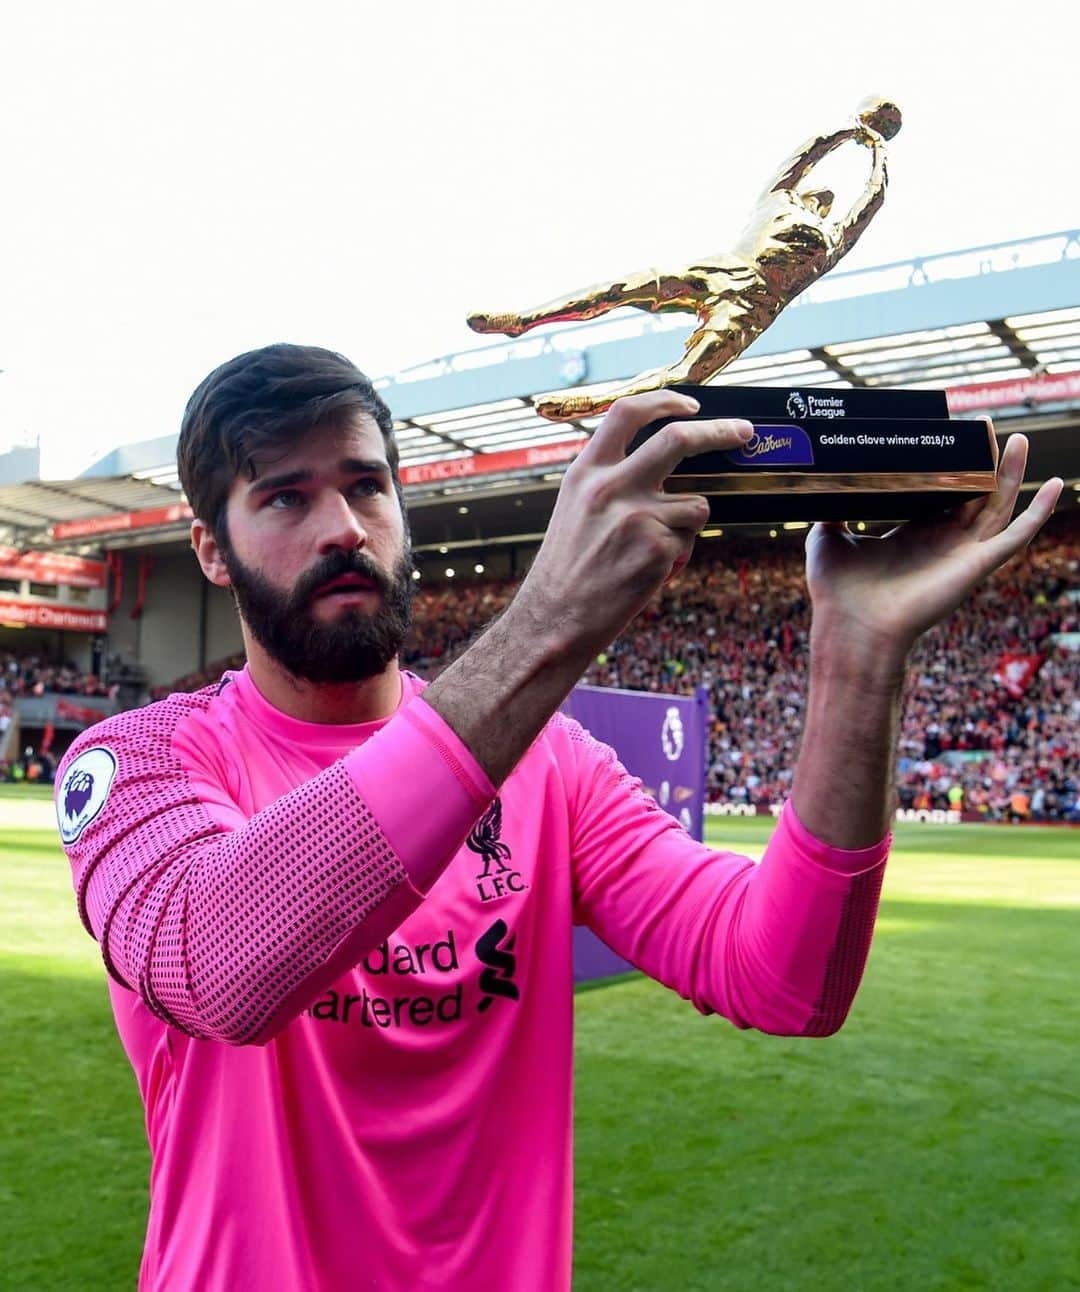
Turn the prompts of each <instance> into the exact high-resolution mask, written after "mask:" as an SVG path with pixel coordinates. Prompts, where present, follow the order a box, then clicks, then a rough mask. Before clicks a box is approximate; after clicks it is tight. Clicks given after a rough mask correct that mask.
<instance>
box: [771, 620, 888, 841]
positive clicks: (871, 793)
mask: <svg viewBox="0 0 1080 1292" xmlns="http://www.w3.org/2000/svg"><path fill="white" fill-rule="evenodd" d="M904 668H905V657H904V655H903V653H902V652H899V651H897V650H895V649H892V648H889V647H888V646H885V645H882V644H880V643H876V644H871V643H864V642H859V641H856V640H854V639H852V637H851V636H850V635H848V634H846V633H844V632H843V631H842V630H839V629H837V630H830V629H828V628H825V627H822V628H820V629H818V628H815V631H814V633H813V634H812V637H811V648H810V691H809V696H808V698H807V706H806V724H805V727H804V729H803V738H802V746H801V748H800V751H799V759H798V762H797V764H796V767H795V778H794V781H793V784H792V792H791V799H792V804H793V806H794V808H795V811H796V813H797V815H798V817H799V820H800V821H801V822H802V823H803V825H805V826H806V828H807V830H809V831H810V833H811V834H813V835H815V836H816V837H817V838H818V839H821V840H822V841H823V842H825V843H829V844H832V845H833V846H834V847H837V848H867V847H870V846H871V845H872V844H875V843H877V842H879V841H880V840H881V839H882V838H883V837H884V836H885V835H886V834H887V833H888V831H889V828H890V824H891V821H892V816H893V811H894V799H895V788H894V780H895V773H894V764H895V759H896V742H897V733H898V728H899V721H900V699H901V692H902V689H903V683H904Z"/></svg>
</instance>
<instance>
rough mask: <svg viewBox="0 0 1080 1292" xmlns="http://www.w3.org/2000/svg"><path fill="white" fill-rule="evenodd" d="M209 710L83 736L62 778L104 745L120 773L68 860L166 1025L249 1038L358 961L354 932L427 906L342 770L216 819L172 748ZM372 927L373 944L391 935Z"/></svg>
mask: <svg viewBox="0 0 1080 1292" xmlns="http://www.w3.org/2000/svg"><path fill="white" fill-rule="evenodd" d="M211 700H212V692H211V691H210V690H209V689H208V690H207V691H204V692H198V693H196V694H195V695H193V696H173V697H170V698H169V699H167V700H163V701H161V702H160V703H158V704H154V705H150V706H148V707H147V708H144V709H138V710H134V711H133V712H130V713H125V714H120V715H118V716H117V717H116V718H113V719H110V720H109V721H108V722H106V723H102V724H99V725H98V726H96V727H94V728H93V729H92V730H91V731H90V732H88V733H87V734H86V735H85V736H83V737H81V738H80V740H79V741H77V742H76V745H75V746H73V747H72V750H71V752H70V753H69V755H68V757H67V759H66V760H65V768H66V766H67V765H69V764H70V762H71V760H72V759H73V758H74V757H76V756H78V754H79V753H80V752H82V751H83V750H85V749H88V748H91V747H93V746H102V745H103V746H105V747H106V748H108V749H110V750H111V751H112V752H113V754H114V756H115V757H116V760H117V773H116V783H115V784H114V786H113V788H112V790H111V793H110V796H109V800H108V802H107V804H106V807H105V809H104V810H102V812H101V813H100V815H99V816H98V817H97V818H96V819H95V820H94V821H93V822H92V823H91V825H90V826H89V827H88V828H87V829H86V830H85V832H84V833H83V835H82V836H81V837H80V838H79V839H78V841H77V842H75V843H74V844H72V845H70V846H69V847H68V849H67V851H68V855H69V857H70V859H71V862H72V869H73V879H74V882H75V887H76V890H77V893H78V900H79V912H80V915H81V917H82V919H83V922H84V924H85V925H86V927H87V928H88V929H89V930H90V932H91V933H92V934H94V935H95V936H96V937H97V938H98V940H99V941H100V943H101V947H102V955H103V958H104V961H105V965H106V968H107V969H108V971H109V973H110V974H111V975H112V976H113V977H114V978H115V979H116V980H117V981H118V982H120V983H122V984H123V985H124V986H127V987H130V988H132V989H134V990H137V991H138V992H139V994H140V995H141V997H142V999H143V1001H144V1002H145V1003H146V1005H147V1008H149V1009H150V1010H151V1011H152V1012H153V1013H154V1014H156V1015H157V1016H158V1017H159V1018H161V1019H163V1020H164V1021H165V1022H166V1023H169V1024H170V1025H171V1026H173V1027H176V1028H179V1029H180V1030H181V1031H184V1032H187V1033H189V1034H190V1035H193V1036H198V1037H203V1038H210V1039H215V1040H221V1041H226V1042H229V1043H232V1044H245V1043H249V1042H251V1041H254V1040H261V1039H265V1033H266V1031H267V1028H268V1026H269V1025H270V1024H271V1022H272V1021H275V1020H277V1019H278V1018H279V1016H280V1013H281V1009H282V1005H283V1003H284V1002H287V1001H290V1002H291V1001H298V1000H299V999H300V998H302V997H303V994H304V984H305V983H306V982H311V983H312V989H311V994H312V995H315V994H317V991H318V990H319V989H321V986H322V985H323V979H324V978H325V971H326V967H327V964H328V963H330V962H333V960H334V954H335V952H336V951H339V950H340V949H341V948H342V945H343V944H345V945H346V946H347V947H348V948H349V949H350V950H351V951H354V952H355V954H356V955H357V956H359V955H360V954H362V953H363V952H362V950H357V948H358V947H361V946H362V943H360V942H357V940H356V933H357V929H358V928H360V929H362V928H363V926H364V924H365V921H368V920H369V919H371V917H372V916H373V915H376V913H377V912H378V910H379V908H380V906H382V905H383V904H384V903H386V902H387V899H388V898H390V897H391V896H392V895H396V896H397V897H398V899H400V897H401V894H402V890H403V889H404V891H405V893H406V894H407V895H411V896H412V897H413V898H414V899H415V902H414V904H418V903H419V900H420V896H419V894H416V893H415V892H414V890H412V888H411V886H410V885H409V884H408V877H407V875H406V872H405V869H404V867H403V865H402V863H401V861H400V860H399V858H398V857H397V856H396V854H395V853H394V851H393V849H392V848H391V847H390V845H389V843H388V842H387V841H386V839H385V838H384V837H383V834H382V831H381V830H380V828H379V825H378V823H377V822H376V820H375V818H374V817H373V815H372V814H371V812H370V811H369V809H368V808H367V806H366V805H365V803H364V801H363V799H362V798H361V797H360V794H359V792H358V791H357V789H356V786H355V785H354V783H353V781H352V778H351V777H350V776H349V774H348V772H347V771H346V770H345V768H344V767H343V765H342V764H341V763H340V762H339V763H335V764H333V765H332V766H331V767H329V768H328V769H327V770H326V771H325V772H322V773H320V774H319V775H318V776H316V777H314V778H313V779H311V780H309V781H307V782H306V783H305V784H303V785H301V786H300V787H298V788H297V789H295V790H293V791H291V792H290V793H288V794H286V795H284V796H283V797H282V798H280V799H278V800H277V801H276V802H274V803H272V804H270V805H269V806H268V807H267V808H265V809H263V810H262V811H261V812H258V813H256V814H255V815H254V816H253V817H251V818H250V820H248V821H247V822H246V824H244V825H242V826H241V827H239V828H237V829H235V830H227V829H225V828H224V827H223V826H221V825H219V824H218V823H217V822H215V821H214V820H213V819H212V818H211V817H210V815H209V813H208V812H207V810H206V808H205V807H204V806H203V804H202V803H201V802H200V800H199V798H198V796H197V794H196V793H195V792H194V790H193V788H192V786H191V784H190V782H189V779H188V775H187V772H186V770H185V768H184V765H183V763H182V762H181V761H180V759H179V758H178V757H177V756H176V755H175V753H174V752H173V748H172V736H173V732H174V730H175V728H176V726H177V724H178V723H179V722H180V721H182V720H183V719H184V718H185V717H186V716H187V715H188V714H189V713H191V711H192V707H193V706H202V707H205V706H206V705H208V704H209V703H210V702H211ZM63 770H64V769H61V775H62V771H63ZM390 905H391V906H396V905H400V900H399V901H398V902H391V903H390ZM404 913H405V912H404V911H402V912H401V918H403V917H404ZM395 922H397V921H395ZM375 924H377V925H378V932H377V933H376V932H373V933H372V945H374V944H375V943H376V942H377V941H378V940H379V938H381V937H383V936H385V934H386V932H388V931H389V930H387V929H385V927H384V924H385V920H379V919H376V920H375ZM345 967H346V966H345V965H344V964H342V965H341V966H340V967H339V968H338V972H340V971H342V970H343V969H344V968H345ZM316 983H318V985H317V986H316V985H315V984H316ZM300 1007H301V1006H300V1004H297V1008H300Z"/></svg>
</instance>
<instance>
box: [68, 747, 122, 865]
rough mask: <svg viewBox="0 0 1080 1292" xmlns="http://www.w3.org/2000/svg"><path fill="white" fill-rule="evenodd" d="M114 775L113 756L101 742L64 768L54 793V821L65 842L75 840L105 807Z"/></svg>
mask: <svg viewBox="0 0 1080 1292" xmlns="http://www.w3.org/2000/svg"><path fill="white" fill-rule="evenodd" d="M115 776H116V758H115V756H114V755H113V753H112V751H111V750H109V749H106V748H105V747H104V746H103V745H99V746H98V747H97V748H95V749H88V750H87V751H86V752H85V753H83V754H80V755H79V756H78V758H76V759H75V761H74V762H73V763H72V764H71V766H70V767H69V768H68V769H67V774H66V775H65V776H64V780H63V783H62V784H61V786H60V788H59V790H58V791H57V794H56V822H57V825H58V826H59V827H60V838H61V840H62V841H63V842H64V843H65V844H73V843H75V842H76V840H77V839H78V838H79V836H80V835H81V834H82V832H83V831H84V830H85V829H86V827H87V826H88V825H89V824H90V822H91V821H93V820H94V818H95V817H96V816H97V815H98V813H99V812H100V811H101V809H102V808H103V807H104V806H105V800H106V799H107V798H108V797H109V791H110V790H111V789H112V783H113V779H114V778H115Z"/></svg>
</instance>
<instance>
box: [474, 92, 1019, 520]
mask: <svg viewBox="0 0 1080 1292" xmlns="http://www.w3.org/2000/svg"><path fill="white" fill-rule="evenodd" d="M900 124H901V117H900V110H899V108H898V107H897V106H896V104H895V103H892V102H890V101H889V100H887V99H869V100H867V101H866V102H865V103H863V104H862V105H861V107H860V109H859V111H858V113H857V114H856V116H855V118H854V119H853V120H852V121H851V122H850V123H849V124H848V125H846V126H845V127H844V128H843V129H840V130H837V131H834V132H833V133H832V134H828V135H817V136H815V137H814V138H813V139H810V140H808V141H807V142H806V143H805V144H803V145H802V147H801V148H799V149H798V150H797V151H796V152H795V153H794V154H793V155H792V156H791V157H790V158H788V159H787V160H786V161H785V162H784V163H783V165H782V166H781V167H780V169H779V170H778V171H777V173H776V175H775V176H774V177H773V179H772V180H771V182H770V183H769V185H768V186H767V188H766V189H765V191H764V192H763V193H762V195H761V197H760V198H759V199H758V201H757V203H756V205H755V207H754V210H753V213H752V215H751V217H750V221H749V223H748V224H747V226H746V229H745V230H744V231H743V233H742V234H741V236H740V237H739V239H738V240H737V242H736V243H735V246H734V247H733V248H732V249H731V251H730V252H723V253H721V254H719V255H714V256H707V257H705V258H703V259H702V260H700V261H697V262H695V263H693V264H690V265H684V266H682V267H681V268H677V269H672V270H661V269H656V270H646V271H645V272H643V273H636V274H630V275H628V276H627V277H625V278H623V279H619V280H617V281H615V282H606V283H599V284H597V285H595V286H593V287H590V288H587V289H585V290H584V291H580V292H575V293H572V294H570V295H568V296H565V297H561V298H560V299H557V300H554V301H550V302H548V303H547V304H546V305H541V306H539V307H537V308H535V309H531V310H526V311H524V312H523V313H520V314H511V313H503V314H474V315H472V316H471V317H470V318H469V320H468V322H469V326H470V327H471V328H472V329H473V330H474V331H476V332H499V333H503V334H505V335H507V336H515V337H516V336H521V335H522V334H523V333H525V332H528V331H529V330H530V329H532V328H534V327H539V326H541V325H542V324H545V323H556V322H567V321H572V320H585V319H594V318H597V317H599V316H600V315H602V314H606V313H608V312H609V311H610V310H614V309H618V308H620V307H623V306H630V307H632V308H634V309H640V310H647V311H648V312H650V313H654V314H655V313H669V312H680V311H681V312H688V313H694V314H696V315H697V320H698V323H697V327H696V328H695V329H694V331H693V332H692V333H691V334H690V337H689V338H688V340H687V342H686V345H685V348H684V351H683V355H682V358H681V359H679V360H678V361H677V362H675V363H673V364H671V365H670V366H668V367H666V368H659V369H656V370H654V371H652V372H647V373H644V374H642V375H641V376H639V377H636V378H633V379H632V380H630V381H627V382H625V383H624V384H623V385H622V386H620V387H618V388H616V389H614V390H608V391H606V392H605V393H604V394H603V395H589V394H584V393H580V392H577V393H575V392H569V393H568V392H556V393H553V394H550V395H544V396H542V397H540V398H539V399H538V400H537V401H536V409H537V412H539V413H540V414H542V415H543V416H544V417H547V418H549V419H551V420H552V421H571V420H577V419H579V418H582V417H592V416H596V415H597V414H598V413H602V412H604V411H605V410H606V409H607V408H609V407H610V406H611V404H612V403H613V402H614V401H615V400H616V399H619V398H621V397H622V396H624V395H633V394H639V393H641V392H644V391H649V390H657V389H660V388H661V387H665V386H675V385H677V386H678V387H679V388H680V389H683V390H686V391H687V392H688V393H692V394H693V395H695V396H696V397H697V398H698V399H699V400H700V401H701V413H700V416H702V417H716V416H732V417H749V418H750V420H752V421H754V422H755V425H756V426H757V428H758V431H759V435H758V436H757V437H756V439H755V440H754V441H751V443H750V445H748V446H747V447H746V448H745V449H743V450H741V451H740V452H739V453H737V454H709V455H704V456H703V457H699V458H695V459H689V460H687V462H685V463H684V464H683V465H682V467H681V468H680V469H679V471H677V473H676V475H675V476H673V477H672V478H671V480H669V482H668V485H667V487H668V488H669V489H693V490H696V491H701V492H705V493H709V494H714V495H718V496H722V497H724V499H725V504H724V505H723V506H720V505H717V504H714V513H715V514H716V515H717V517H718V518H723V519H726V520H728V521H738V520H780V519H783V520H792V519H800V520H812V519H847V518H849V517H852V518H853V517H855V516H859V517H861V518H865V519H874V518H887V519H896V520H902V519H907V518H908V517H909V516H911V515H914V514H917V513H918V512H919V511H923V510H940V509H942V508H944V507H948V506H952V505H953V504H954V503H955V502H956V501H960V500H962V499H963V498H965V497H971V496H974V495H976V494H979V493H986V492H988V491H990V490H992V489H993V488H994V477H995V469H996V463H997V450H996V443H995V441H994V437H993V432H992V430H991V429H990V427H989V424H988V423H985V422H961V421H953V422H950V421H948V410H947V408H946V403H945V396H944V393H943V392H941V391H921V392H915V391H903V392H902V391H885V390H874V391H866V390H858V391H845V390H840V391H830V392H825V391H821V392H813V391H809V392H808V391H806V390H805V389H804V390H800V391H777V390H771V391H766V390H765V389H762V388H755V387H738V386H723V387H709V386H708V385H707V384H706V383H708V381H709V380H710V379H711V378H712V377H714V376H715V375H716V374H717V373H718V372H720V371H721V370H722V369H723V368H725V367H726V366H727V365H728V364H729V363H731V362H732V360H733V359H736V358H737V357H738V356H739V355H740V354H741V353H742V352H743V351H744V350H745V349H746V348H747V346H749V345H750V344H751V343H752V342H753V341H755V340H756V339H757V338H758V337H759V336H760V335H761V334H762V333H763V332H764V331H765V329H766V328H767V327H768V326H769V325H770V324H771V323H772V322H773V321H774V319H776V317H777V315H778V314H779V313H780V311H781V310H782V309H783V308H784V306H785V305H787V304H789V303H790V302H791V301H792V300H793V299H794V297H796V296H798V295H799V293H800V292H803V291H805V290H806V288H807V287H809V286H810V285H811V284H812V283H814V282H816V281H817V280H818V279H819V278H820V277H821V276H822V275H823V274H825V273H827V272H828V271H829V270H830V269H832V268H833V266H834V265H836V264H837V263H838V261H840V260H841V259H842V258H843V257H844V256H845V255H846V254H847V253H848V251H850V250H851V248H852V247H853V246H854V245H855V243H856V242H857V241H858V239H859V237H860V235H861V234H862V232H863V230H864V229H865V228H866V226H867V225H868V224H869V222H870V220H871V219H872V218H873V217H874V215H875V214H876V213H877V211H878V210H879V209H880V207H881V204H882V202H883V200H884V197H885V187H886V183H887V176H886V169H885V151H886V149H885V145H886V141H887V140H889V139H892V138H893V137H894V136H895V135H896V134H897V132H898V131H899V129H900ZM849 143H854V144H856V145H859V146H862V147H864V148H866V149H867V150H868V152H869V155H870V173H869V175H868V177H867V179H866V182H865V185H864V188H863V191H862V192H861V193H860V194H859V196H858V197H857V199H856V200H855V201H854V202H853V203H852V205H851V207H850V209H849V210H848V211H847V213H846V214H844V215H843V216H842V218H841V217H837V218H834V217H833V216H832V209H833V203H834V200H835V199H834V195H833V193H832V192H830V191H829V190H828V189H825V188H815V187H813V185H812V172H813V170H814V168H815V167H816V166H817V165H818V164H819V163H820V162H821V161H823V160H824V158H826V157H827V156H829V155H830V154H831V153H833V152H835V151H836V150H837V149H838V148H841V147H842V146H844V145H845V144H849ZM687 383H690V385H688V384H687ZM777 397H779V403H778V402H777ZM852 401H854V406H852V407H849V406H848V405H849V404H851V403H852ZM755 407H756V408H758V409H759V410H760V413H759V414H758V415H757V416H755V413H754V409H755ZM761 416H764V417H765V419H766V420H765V421H764V422H759V417H761ZM849 416H853V417H854V418H856V419H858V424H856V422H855V421H852V422H850V423H848V424H847V425H845V427H844V430H843V432H838V431H837V426H836V422H837V421H839V420H840V419H841V418H847V417H849ZM865 419H872V421H873V422H874V423H877V424H870V423H868V422H867V421H866V420H865ZM819 422H823V423H824V424H823V425H818V423H819ZM658 427H659V424H657V426H654V427H651V428H649V430H648V432H646V434H649V433H654V432H655V430H657V429H658ZM777 467H783V468H784V470H782V471H777V470H776V468H777Z"/></svg>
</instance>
